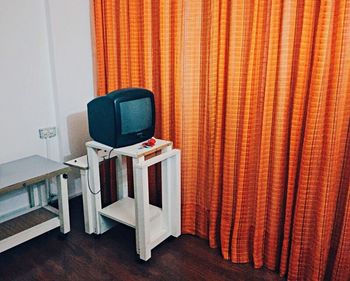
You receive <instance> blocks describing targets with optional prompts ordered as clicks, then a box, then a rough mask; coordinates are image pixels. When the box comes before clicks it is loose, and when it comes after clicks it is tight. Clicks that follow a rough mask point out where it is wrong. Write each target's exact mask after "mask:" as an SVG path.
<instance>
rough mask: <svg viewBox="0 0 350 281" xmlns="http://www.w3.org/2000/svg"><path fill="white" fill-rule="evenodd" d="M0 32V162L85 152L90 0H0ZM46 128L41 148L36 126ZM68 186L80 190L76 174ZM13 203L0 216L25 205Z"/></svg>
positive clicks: (2, 203)
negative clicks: (50, 132) (53, 133)
mask: <svg viewBox="0 0 350 281" xmlns="http://www.w3.org/2000/svg"><path fill="white" fill-rule="evenodd" d="M0 34H1V37H2V38H1V44H0V93H1V94H0V96H1V101H0V124H1V132H2V133H1V138H0V145H1V149H0V151H1V152H0V163H4V162H7V161H12V160H15V159H18V158H21V157H25V156H28V155H32V154H39V155H42V156H46V155H47V156H48V157H49V158H51V159H53V160H56V161H61V162H62V161H65V160H68V159H71V158H74V157H76V156H80V155H82V154H84V153H85V147H84V143H85V141H86V140H87V139H88V132H87V123H86V113H85V110H86V103H87V102H88V101H89V100H91V99H92V98H93V93H94V88H93V70H92V69H93V68H92V48H91V29H90V7H89V1H87V0H60V1H55V0H27V1H23V0H11V1H5V0H0ZM48 126H56V127H57V130H58V135H57V137H55V138H52V139H49V140H48V150H47V149H46V142H45V140H41V139H40V138H39V134H38V129H39V128H43V127H48ZM69 189H70V194H71V195H74V194H77V193H79V192H80V189H79V180H78V175H77V173H73V174H72V175H70V181H69ZM19 196H22V197H23V195H19ZM18 198H20V197H18ZM18 198H17V199H18ZM13 202H14V201H11V199H8V198H7V197H6V198H1V197H0V215H1V214H2V213H3V212H4V210H5V211H6V210H9V208H10V206H13V205H23V204H26V202H25V200H23V199H21V200H16V204H13Z"/></svg>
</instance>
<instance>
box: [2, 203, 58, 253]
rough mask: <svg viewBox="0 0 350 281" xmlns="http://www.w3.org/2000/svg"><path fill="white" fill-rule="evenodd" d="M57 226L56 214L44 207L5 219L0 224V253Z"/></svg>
mask: <svg viewBox="0 0 350 281" xmlns="http://www.w3.org/2000/svg"><path fill="white" fill-rule="evenodd" d="M52 209H53V208H52ZM59 226H60V220H59V217H58V215H57V214H56V213H53V212H51V211H50V210H48V209H46V208H44V207H43V208H39V209H36V210H33V211H31V212H28V213H26V214H24V215H21V216H18V217H16V218H13V219H11V220H8V221H5V222H3V223H1V224H0V253H1V252H3V251H5V250H7V249H10V248H12V247H14V246H16V245H18V244H20V243H23V242H25V241H28V240H29V239H32V238H34V237H36V236H39V235H41V234H43V233H45V232H47V231H50V230H52V229H54V228H56V227H59Z"/></svg>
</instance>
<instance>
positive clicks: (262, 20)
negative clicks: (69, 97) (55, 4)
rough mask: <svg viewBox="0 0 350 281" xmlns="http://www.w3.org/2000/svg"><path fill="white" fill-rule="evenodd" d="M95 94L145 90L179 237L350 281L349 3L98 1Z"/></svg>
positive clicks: (242, 258)
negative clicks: (169, 169)
mask: <svg viewBox="0 0 350 281" xmlns="http://www.w3.org/2000/svg"><path fill="white" fill-rule="evenodd" d="M92 11H93V18H94V28H95V48H96V52H95V53H96V77H97V81H96V82H97V83H96V85H97V94H98V95H103V94H105V93H107V92H109V91H111V90H114V89H117V88H123V87H131V86H134V87H145V88H148V89H150V90H152V91H153V92H154V93H155V97H156V110H157V124H156V127H157V129H156V136H157V137H160V138H164V139H171V140H173V141H174V144H175V146H177V147H180V149H181V150H182V229H183V233H191V234H196V235H199V236H201V237H205V238H208V240H209V244H210V246H211V247H220V248H221V252H222V255H223V257H224V258H225V259H231V260H232V261H233V262H237V263H245V262H252V263H253V264H254V266H255V267H257V268H258V267H261V266H263V265H264V266H266V267H268V268H270V269H272V270H276V271H279V272H280V274H281V275H287V276H288V280H348V279H349V278H350V267H349V264H350V200H349V198H350V191H349V187H350V175H349V174H350V48H349V46H350V1H346V0H338V1H314V0H298V1H296V0H289V1H288V0H286V1H277V0H265V1H264V0H260V1H257V0H255V1H253V0H252V1H229V0H226V1H225V0H222V1H217V0H215V1H214V0H212V1H209V0H207V1H205V0H203V1H199V0H196V1H194V0H191V1H189V0H188V1H185V0H182V1H180V0H178V1H150V0H149V1H141V0H138V1H136V0H133V1H126V0H125V1H123V0H122V1H115V0H107V1H101V0H100V1H98V0H95V1H93V7H92Z"/></svg>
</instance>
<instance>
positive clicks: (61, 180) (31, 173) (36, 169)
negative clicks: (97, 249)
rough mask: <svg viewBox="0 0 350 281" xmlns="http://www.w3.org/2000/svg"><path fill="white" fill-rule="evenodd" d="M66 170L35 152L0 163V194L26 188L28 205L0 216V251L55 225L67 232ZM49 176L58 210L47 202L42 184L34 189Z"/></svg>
mask: <svg viewBox="0 0 350 281" xmlns="http://www.w3.org/2000/svg"><path fill="white" fill-rule="evenodd" d="M69 170H70V168H69V167H67V166H65V165H63V164H61V163H58V162H55V161H52V160H49V159H47V158H44V157H41V156H38V155H34V156H30V157H26V158H23V159H19V160H16V161H12V162H8V163H5V164H1V165H0V195H3V194H5V193H9V192H12V191H14V190H17V189H21V188H28V194H29V201H30V205H31V206H30V208H27V209H25V210H21V211H19V212H17V213H15V214H13V215H12V216H10V217H7V218H4V217H0V222H1V224H0V253H1V252H3V251H6V250H7V249H10V248H12V247H14V246H16V245H18V244H21V243H23V242H25V241H27V240H29V239H32V238H34V237H36V236H39V235H41V234H43V233H45V232H47V231H50V230H52V229H54V228H56V227H60V231H61V232H62V233H64V234H66V233H68V232H69V231H70V222H69V207H68V190H67V172H68V171H69ZM51 178H56V183H57V193H58V194H57V197H58V206H59V209H56V208H54V207H52V206H49V205H48V203H47V196H46V189H45V186H42V188H40V189H38V188H34V187H35V186H34V185H35V184H37V183H39V182H43V181H45V180H48V179H51ZM33 189H34V191H33ZM38 198H40V202H38V201H39V200H38Z"/></svg>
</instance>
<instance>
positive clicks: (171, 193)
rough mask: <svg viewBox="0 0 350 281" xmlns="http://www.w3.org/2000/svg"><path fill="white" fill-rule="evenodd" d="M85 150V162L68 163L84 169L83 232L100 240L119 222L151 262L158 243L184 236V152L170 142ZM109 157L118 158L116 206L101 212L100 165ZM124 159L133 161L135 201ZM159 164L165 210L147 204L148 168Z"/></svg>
mask: <svg viewBox="0 0 350 281" xmlns="http://www.w3.org/2000/svg"><path fill="white" fill-rule="evenodd" d="M86 147H87V152H88V153H87V157H86V156H83V157H80V158H77V159H73V160H71V161H68V162H66V164H68V165H70V166H73V167H77V168H79V169H80V173H81V181H82V193H83V205H84V221H85V232H87V233H89V234H91V233H95V234H102V233H104V232H105V231H107V230H109V229H110V228H111V227H113V226H114V225H115V222H119V223H123V224H125V225H128V226H130V227H133V228H135V232H136V250H137V253H138V254H139V255H140V258H141V259H142V260H148V259H149V258H150V257H151V250H152V249H153V248H154V247H156V246H157V245H158V244H159V243H161V242H162V241H164V240H165V239H166V238H168V237H169V236H174V237H178V236H179V235H180V234H181V188H180V151H179V150H178V149H173V148H172V142H170V141H166V140H159V139H158V140H157V141H156V144H155V145H154V146H153V147H143V146H142V143H138V144H135V145H131V146H127V147H122V148H117V149H114V148H112V147H109V146H106V145H103V144H101V143H98V142H95V141H91V142H87V143H86ZM156 152H157V155H156V156H153V157H150V158H148V159H145V157H146V156H151V154H152V155H154V154H155V153H156ZM105 157H116V164H117V165H116V166H117V186H118V190H117V194H118V201H117V202H115V203H113V204H111V205H109V206H107V207H105V208H102V206H101V193H100V189H101V186H100V175H99V162H101V161H103V159H105ZM126 157H131V158H132V159H133V177H134V194H135V199H132V198H130V197H128V182H127V165H126ZM157 163H161V171H162V208H159V207H156V206H153V205H151V204H149V196H148V167H150V166H152V165H154V164H157Z"/></svg>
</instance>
